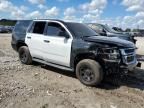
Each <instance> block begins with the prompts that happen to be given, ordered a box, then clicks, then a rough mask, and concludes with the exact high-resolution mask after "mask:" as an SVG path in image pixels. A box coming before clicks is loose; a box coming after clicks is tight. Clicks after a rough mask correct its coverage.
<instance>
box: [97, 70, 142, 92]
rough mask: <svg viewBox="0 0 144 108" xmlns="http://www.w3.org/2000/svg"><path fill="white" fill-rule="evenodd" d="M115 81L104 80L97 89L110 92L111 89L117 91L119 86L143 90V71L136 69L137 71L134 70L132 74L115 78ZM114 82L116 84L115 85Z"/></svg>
mask: <svg viewBox="0 0 144 108" xmlns="http://www.w3.org/2000/svg"><path fill="white" fill-rule="evenodd" d="M116 80H117V81H116ZM116 80H114V81H113V79H111V80H104V81H103V82H102V83H101V84H100V85H99V88H101V89H106V90H111V89H118V88H120V87H121V86H127V87H130V88H136V89H139V90H144V70H143V69H140V68H137V69H135V71H134V72H132V73H129V74H127V75H124V76H123V77H121V78H117V79H116ZM115 82H116V83H117V84H115Z"/></svg>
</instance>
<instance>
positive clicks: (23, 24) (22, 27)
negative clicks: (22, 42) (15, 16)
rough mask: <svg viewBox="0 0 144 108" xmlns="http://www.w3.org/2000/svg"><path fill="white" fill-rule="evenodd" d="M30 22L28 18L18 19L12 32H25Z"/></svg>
mask: <svg viewBox="0 0 144 108" xmlns="http://www.w3.org/2000/svg"><path fill="white" fill-rule="evenodd" d="M30 23H31V21H30V20H23V21H18V22H17V23H16V25H15V28H14V32H19V33H26V30H27V28H28V26H29V25H30Z"/></svg>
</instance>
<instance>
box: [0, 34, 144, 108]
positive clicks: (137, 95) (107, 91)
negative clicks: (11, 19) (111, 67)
mask: <svg viewBox="0 0 144 108" xmlns="http://www.w3.org/2000/svg"><path fill="white" fill-rule="evenodd" d="M10 40H11V37H10V36H7V35H0V108H144V66H143V67H142V68H141V69H140V68H137V69H136V70H135V72H134V73H132V74H131V75H129V76H127V78H126V79H124V80H122V81H121V83H120V85H119V86H114V85H112V84H110V83H106V82H104V83H102V84H101V85H100V86H99V87H86V86H84V85H83V84H81V83H80V82H79V80H77V79H76V77H75V74H74V73H72V72H67V71H63V70H59V69H56V68H52V67H49V66H44V65H40V64H35V65H30V66H26V65H22V64H21V63H20V62H19V59H18V54H17V53H16V52H15V51H14V50H13V49H12V48H11V45H10ZM138 40H139V41H138V42H142V40H144V39H142V38H138ZM143 42H144V41H143ZM139 44H140V43H139ZM139 44H138V45H139ZM142 45H143V44H142ZM138 47H140V46H138ZM143 48H144V47H141V50H140V49H139V50H138V51H137V53H138V54H139V55H144V51H142V50H143ZM141 58H142V56H141ZM140 60H141V62H142V61H143V60H142V59H140Z"/></svg>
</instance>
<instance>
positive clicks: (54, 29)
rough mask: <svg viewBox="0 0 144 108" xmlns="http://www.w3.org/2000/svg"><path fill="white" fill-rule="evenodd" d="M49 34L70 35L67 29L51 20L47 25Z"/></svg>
mask: <svg viewBox="0 0 144 108" xmlns="http://www.w3.org/2000/svg"><path fill="white" fill-rule="evenodd" d="M47 35H48V36H60V37H63V36H65V35H68V33H67V32H66V30H65V29H64V28H63V27H62V26H61V25H60V24H58V23H54V22H50V23H48V27H47Z"/></svg>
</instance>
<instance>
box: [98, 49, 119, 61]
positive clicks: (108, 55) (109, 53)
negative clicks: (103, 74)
mask: <svg viewBox="0 0 144 108" xmlns="http://www.w3.org/2000/svg"><path fill="white" fill-rule="evenodd" d="M99 54H100V55H101V56H102V57H103V59H106V60H118V59H120V51H119V49H118V48H101V50H100V52H99Z"/></svg>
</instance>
